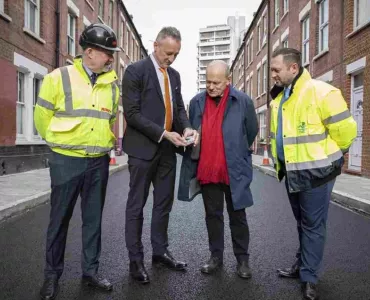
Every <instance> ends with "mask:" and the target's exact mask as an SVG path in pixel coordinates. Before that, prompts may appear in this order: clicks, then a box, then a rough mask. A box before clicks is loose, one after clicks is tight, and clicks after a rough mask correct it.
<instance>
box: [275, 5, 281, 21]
mask: <svg viewBox="0 0 370 300" xmlns="http://www.w3.org/2000/svg"><path fill="white" fill-rule="evenodd" d="M279 18H280V0H275V27H277V26H279Z"/></svg>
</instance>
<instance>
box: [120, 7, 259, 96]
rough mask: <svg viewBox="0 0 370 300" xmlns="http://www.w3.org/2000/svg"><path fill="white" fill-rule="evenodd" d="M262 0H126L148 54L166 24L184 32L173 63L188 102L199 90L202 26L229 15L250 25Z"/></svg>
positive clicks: (224, 21) (217, 21) (225, 20)
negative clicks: (199, 52)
mask: <svg viewBox="0 0 370 300" xmlns="http://www.w3.org/2000/svg"><path fill="white" fill-rule="evenodd" d="M260 3H261V0H124V4H125V6H126V8H127V10H128V12H129V14H132V15H133V16H134V18H133V22H134V24H135V27H136V29H137V30H138V32H139V34H141V35H142V41H143V44H144V46H145V47H146V49H147V50H148V54H150V53H152V51H153V41H154V40H155V38H156V36H157V33H158V32H159V31H160V30H161V28H162V27H164V26H174V27H176V28H177V29H179V30H180V32H181V35H182V47H181V51H180V54H179V56H178V57H177V59H176V61H175V62H174V63H173V64H172V67H174V68H175V69H176V70H177V71H179V72H180V75H181V81H182V96H183V99H184V102H185V103H188V102H189V101H190V100H191V98H193V96H194V95H195V94H196V93H197V85H196V82H197V58H196V56H197V43H198V40H199V29H200V28H203V27H207V26H209V25H215V24H227V17H228V16H235V15H236V14H239V16H245V17H246V26H247V27H248V26H249V24H250V23H251V21H252V19H253V13H254V12H256V11H257V9H258V7H259V5H260Z"/></svg>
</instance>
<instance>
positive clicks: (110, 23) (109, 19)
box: [108, 0, 114, 28]
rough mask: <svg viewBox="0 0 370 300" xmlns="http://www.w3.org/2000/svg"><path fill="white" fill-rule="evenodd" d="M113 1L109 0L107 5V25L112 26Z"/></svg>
mask: <svg viewBox="0 0 370 300" xmlns="http://www.w3.org/2000/svg"><path fill="white" fill-rule="evenodd" d="M113 12H114V1H113V0H110V1H109V5H108V26H109V27H111V28H113V15H114V13H113Z"/></svg>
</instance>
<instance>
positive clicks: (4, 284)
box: [0, 170, 370, 300]
mask: <svg viewBox="0 0 370 300" xmlns="http://www.w3.org/2000/svg"><path fill="white" fill-rule="evenodd" d="M128 183H129V174H128V171H127V170H125V171H121V172H119V173H116V174H114V175H112V176H111V178H110V180H109V191H108V195H107V201H106V206H105V212H104V224H103V238H102V239H103V241H102V242H103V250H102V256H101V260H100V262H101V265H100V273H101V274H102V275H104V276H105V277H106V278H108V279H109V280H110V281H112V282H113V283H114V290H113V292H111V293H104V292H99V291H96V290H94V289H90V288H88V287H84V286H82V285H81V282H80V277H81V268H80V257H81V218H80V208H79V202H78V203H77V205H76V209H75V212H74V216H73V218H72V220H71V224H70V228H69V236H68V245H67V249H66V263H65V270H64V274H63V276H62V278H61V280H60V286H61V288H60V293H59V295H58V297H57V299H60V300H61V299H68V300H72V299H89V300H100V299H140V300H141V299H142V300H145V299H161V300H162V299H163V300H165V299H200V300H201V299H212V300H216V299H231V300H237V299H256V300H260V299H280V300H296V299H301V293H300V284H299V282H298V281H297V280H294V279H282V278H279V277H278V276H277V273H276V269H277V268H279V267H285V266H290V265H291V263H292V262H293V261H294V255H295V250H296V248H297V246H298V242H297V233H296V225H295V222H294V218H293V214H292V212H291V209H290V206H289V203H288V200H287V197H286V192H285V190H284V186H283V184H279V183H278V182H277V181H276V180H275V179H274V178H272V177H269V176H267V175H264V174H262V173H260V172H259V171H256V170H255V173H254V182H253V185H252V190H253V195H254V200H255V204H254V206H252V207H251V208H249V209H248V210H247V216H248V221H249V226H250V230H251V243H250V266H251V268H252V271H253V277H252V279H250V280H243V279H241V278H238V276H237V275H236V273H235V270H236V261H235V257H234V256H233V252H232V246H231V238H230V230H229V228H228V218H227V213H226V212H225V233H226V238H225V246H226V249H225V255H224V258H225V261H224V267H223V269H222V270H220V271H219V272H218V273H216V274H215V275H211V276H209V275H208V276H207V275H203V274H202V273H200V271H199V268H200V267H201V265H202V264H203V263H204V262H205V261H206V260H207V259H208V258H209V251H208V241H207V233H206V227H205V220H204V207H203V203H202V199H201V198H200V197H198V198H196V199H195V200H194V201H193V202H191V203H183V202H180V201H177V200H175V204H174V207H173V211H172V213H171V218H170V227H169V237H170V250H171V251H172V253H173V255H174V256H175V257H176V258H178V259H180V260H184V261H186V262H187V263H188V271H187V272H185V273H181V272H174V271H170V270H167V269H162V268H160V267H152V265H151V245H150V218H151V207H152V196H151V195H150V198H149V199H148V203H147V205H146V209H145V223H144V229H143V243H144V247H145V254H146V257H145V264H146V267H147V270H148V272H149V275H150V279H151V283H150V284H149V285H145V286H142V285H139V284H137V283H135V282H133V281H132V280H131V279H130V277H129V275H128V258H127V251H126V248H125V241H124V222H125V205H126V199H127V193H128ZM48 218H49V205H48V204H46V205H42V206H39V207H37V208H35V209H33V210H31V211H28V212H26V213H24V214H22V215H20V216H17V217H14V218H12V219H10V220H7V221H5V222H3V223H1V224H0V299H1V300H10V299H12V300H18V299H20V300H30V299H39V296H38V294H39V289H40V286H41V284H42V280H43V266H44V247H45V233H46V226H47V224H48ZM327 229H328V235H327V246H326V249H325V257H324V263H323V266H322V275H321V280H320V283H319V291H320V295H321V298H320V299H321V300H325V299H326V300H348V299H354V300H369V299H370V219H369V218H367V217H365V216H362V215H358V214H356V213H354V212H351V211H348V210H346V209H344V208H342V207H339V206H337V205H334V204H331V205H330V212H329V221H328V228H327Z"/></svg>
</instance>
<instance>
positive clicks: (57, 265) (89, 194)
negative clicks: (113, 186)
mask: <svg viewBox="0 0 370 300" xmlns="http://www.w3.org/2000/svg"><path fill="white" fill-rule="evenodd" d="M50 177H51V199H50V204H51V211H50V222H49V227H48V231H47V241H46V266H45V277H46V278H50V277H57V278H59V277H60V276H61V275H62V273H63V268H64V252H65V247H66V240H67V232H68V226H69V221H70V219H71V217H72V213H73V209H74V206H75V204H76V201H77V198H78V196H79V195H81V212H82V261H81V266H82V271H83V274H84V275H87V276H92V275H95V274H96V273H97V271H98V267H99V257H100V250H101V220H102V212H103V207H104V201H105V194H106V188H107V183H108V177H109V156H108V155H105V156H102V157H98V158H80V157H71V156H65V155H61V154H58V153H55V152H53V153H52V156H51V160H50Z"/></svg>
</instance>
